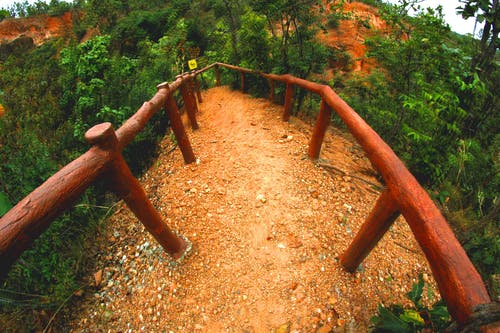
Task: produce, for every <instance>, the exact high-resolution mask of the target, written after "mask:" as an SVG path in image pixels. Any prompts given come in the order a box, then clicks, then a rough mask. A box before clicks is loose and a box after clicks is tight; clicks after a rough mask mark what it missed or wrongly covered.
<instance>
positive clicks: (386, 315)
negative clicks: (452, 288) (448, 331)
mask: <svg viewBox="0 0 500 333" xmlns="http://www.w3.org/2000/svg"><path fill="white" fill-rule="evenodd" d="M424 286H425V282H424V279H423V277H422V275H420V276H419V278H418V283H415V284H414V285H413V287H412V290H411V291H410V292H409V293H407V294H406V296H407V297H408V299H410V300H411V301H412V303H413V306H412V307H411V308H403V307H402V306H401V305H399V304H395V305H392V306H390V307H389V308H386V307H384V306H383V305H379V308H378V311H379V313H378V314H377V315H375V316H373V317H372V318H371V322H372V327H371V328H372V332H374V333H383V332H385V333H387V332H394V333H404V332H408V333H416V332H421V331H423V330H430V331H431V332H441V331H442V330H444V329H445V328H446V327H448V326H449V325H450V315H449V313H448V309H447V308H446V305H445V304H444V302H443V301H438V302H436V303H434V304H433V305H432V306H431V307H430V308H429V307H427V306H425V305H423V304H422V293H423V291H424ZM427 291H428V294H429V295H428V296H429V298H432V297H433V295H432V290H431V289H430V288H429V287H427Z"/></svg>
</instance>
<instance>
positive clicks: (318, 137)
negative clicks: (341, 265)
mask: <svg viewBox="0 0 500 333" xmlns="http://www.w3.org/2000/svg"><path fill="white" fill-rule="evenodd" d="M331 117H332V109H331V108H330V107H329V106H328V104H326V103H325V101H323V100H322V101H321V107H320V110H319V114H318V118H317V119H316V124H315V125H314V129H313V133H312V136H311V141H310V142H309V151H308V155H309V158H310V159H312V160H316V159H318V158H319V153H320V151H321V145H322V144H323V139H324V137H325V133H326V129H327V128H328V125H329V124H330V119H331Z"/></svg>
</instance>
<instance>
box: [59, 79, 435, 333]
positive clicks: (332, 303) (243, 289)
mask: <svg viewBox="0 0 500 333" xmlns="http://www.w3.org/2000/svg"><path fill="white" fill-rule="evenodd" d="M281 110H282V107H281V106H279V105H275V104H271V103H270V102H269V101H266V100H263V99H253V98H251V97H250V96H248V95H243V94H241V93H239V92H233V91H230V90H229V89H228V88H227V87H219V88H213V89H210V90H208V91H206V92H204V93H203V103H202V104H200V113H199V114H198V119H199V125H200V129H199V130H197V131H194V132H191V131H190V130H189V131H188V132H189V137H190V140H191V143H192V145H193V149H194V151H195V154H196V156H197V158H198V160H197V162H196V163H193V164H191V165H185V164H184V163H183V159H182V156H181V153H180V151H179V150H178V149H175V150H172V149H171V148H172V147H173V143H172V141H171V140H170V138H169V137H168V136H167V137H166V138H165V140H164V141H163V142H162V153H161V154H160V156H159V158H158V160H157V161H156V163H155V164H154V166H153V167H151V169H150V170H149V171H148V172H147V173H146V174H145V175H144V176H143V177H142V179H141V183H142V184H143V186H144V188H145V190H146V192H147V193H148V195H149V196H150V199H151V201H152V202H153V204H154V205H155V207H156V208H157V209H158V210H159V212H160V213H161V215H162V216H163V218H164V221H165V222H166V223H167V224H168V225H169V226H170V227H171V228H172V229H174V230H176V231H178V232H179V233H180V234H182V235H184V236H186V237H187V238H188V239H189V240H190V241H191V242H192V249H191V251H190V253H189V254H188V256H187V257H186V258H185V259H184V260H183V261H182V262H173V261H171V260H170V259H169V257H168V256H167V255H166V254H165V253H164V252H163V251H162V249H161V248H160V247H159V245H158V244H157V243H156V242H155V241H154V239H153V238H152V237H151V236H150V235H149V234H148V233H147V232H146V231H145V229H144V228H143V227H142V225H141V224H140V223H139V222H138V221H137V219H136V218H135V217H134V216H133V214H132V213H131V212H130V211H129V210H128V208H127V207H126V206H125V205H124V204H122V203H120V204H119V206H120V208H119V209H118V210H117V212H116V213H115V214H114V215H113V216H112V217H111V218H110V219H109V221H107V224H106V231H105V232H104V233H103V235H102V236H101V237H98V238H97V239H96V244H97V246H98V247H99V249H100V250H99V254H98V256H97V258H96V267H95V269H94V272H93V273H94V274H91V275H89V276H88V282H89V285H91V287H89V288H86V289H84V290H82V292H81V293H79V295H78V296H79V300H78V301H77V302H76V303H75V304H76V306H75V307H74V308H73V309H72V311H71V312H72V316H64V317H62V316H61V317H60V318H59V321H62V322H63V325H65V326H66V327H67V330H68V331H71V332H96V331H102V332H137V331H145V332H193V331H195V332H196V331H199V332H223V331H225V332H273V331H274V332H330V331H334V332H358V331H359V332H364V331H366V330H367V327H368V325H369V318H370V317H371V316H372V315H373V314H374V313H375V312H376V308H377V306H378V304H379V303H383V304H387V305H388V304H392V303H394V302H400V303H403V304H406V303H407V302H408V301H407V300H406V298H405V296H404V295H405V293H406V292H407V291H409V290H410V289H411V285H412V284H413V283H414V282H415V281H416V280H417V278H418V275H419V274H420V273H423V274H424V278H425V279H427V280H428V281H429V283H430V284H431V285H432V286H433V285H434V282H433V281H432V276H431V274H430V270H429V267H428V265H427V262H426V260H425V258H424V256H423V254H422V253H421V251H420V249H419V248H418V245H417V244H416V242H415V240H414V238H413V236H412V234H411V232H410V230H409V228H408V226H407V225H406V223H405V221H404V220H403V219H401V218H400V219H398V220H397V221H396V223H395V225H394V226H393V227H392V228H391V229H390V231H389V232H388V234H387V235H386V236H385V237H384V238H383V239H382V241H381V242H380V244H379V246H378V247H377V248H376V249H375V250H374V251H373V252H372V253H371V255H370V256H369V257H368V258H367V259H366V260H365V262H364V263H363V265H362V266H361V267H360V269H359V270H358V272H357V273H355V274H349V273H346V272H345V271H344V270H343V269H342V267H341V265H340V264H339V262H338V256H339V255H340V254H341V253H342V252H343V251H344V250H345V249H346V248H347V246H348V244H349V242H350V241H351V240H352V239H353V237H354V235H355V233H356V231H357V230H358V229H359V228H360V226H361V224H362V223H363V221H364V219H365V218H366V217H367V215H368V213H369V211H370V209H371V208H372V207H373V205H374V202H375V200H376V199H377V196H378V195H379V187H381V185H380V184H378V182H377V179H376V174H375V173H374V171H373V170H372V169H371V166H370V163H369V161H368V160H367V158H366V157H365V156H364V155H363V152H362V150H361V149H360V148H359V146H357V145H356V144H355V143H354V141H353V140H352V139H351V138H350V137H349V136H348V135H346V134H344V133H341V132H340V131H339V130H335V129H331V130H330V133H328V135H327V138H326V141H325V144H324V148H323V151H322V156H321V158H322V160H321V162H322V163H323V164H331V165H333V166H335V169H331V168H322V167H320V166H318V165H317V164H315V163H313V162H311V161H310V160H309V159H307V158H306V153H307V144H308V140H309V138H310V132H311V128H310V126H309V125H308V124H306V123H304V122H302V121H300V120H298V119H296V118H292V120H291V121H290V122H289V123H283V122H282V121H281V120H280V119H281V117H280V115H281ZM331 171H333V172H334V173H332V172H331ZM360 178H362V179H363V180H360ZM433 288H434V287H433Z"/></svg>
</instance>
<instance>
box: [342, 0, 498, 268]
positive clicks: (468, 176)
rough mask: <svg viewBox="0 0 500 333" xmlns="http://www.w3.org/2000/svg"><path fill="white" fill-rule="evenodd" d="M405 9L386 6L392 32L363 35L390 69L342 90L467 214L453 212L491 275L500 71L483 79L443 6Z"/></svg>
mask: <svg viewBox="0 0 500 333" xmlns="http://www.w3.org/2000/svg"><path fill="white" fill-rule="evenodd" d="M408 4H409V3H407V5H408ZM407 7H408V6H405V5H402V6H398V7H390V6H385V7H384V9H383V10H384V13H385V14H384V15H385V19H386V20H387V22H388V23H389V24H391V26H392V33H391V35H390V36H383V35H379V36H374V37H373V38H370V39H368V40H367V41H366V45H367V46H368V47H369V55H370V56H373V57H375V58H376V59H377V61H378V62H379V63H380V64H381V65H383V67H384V68H385V71H384V72H380V71H374V72H372V73H371V74H370V75H368V76H365V77H356V76H354V77H352V78H350V79H349V80H345V81H344V82H341V83H342V85H343V89H342V92H343V95H344V96H346V99H347V100H348V101H349V103H350V104H351V105H352V106H353V107H354V108H355V109H356V110H357V111H358V112H359V113H360V114H361V115H362V116H363V117H364V118H365V119H366V120H367V121H368V123H370V124H371V125H372V126H373V128H374V129H375V130H376V131H377V132H378V133H379V134H381V136H382V137H383V138H384V140H385V141H387V142H388V143H389V145H390V146H391V147H392V148H393V149H394V150H395V151H396V153H397V154H398V155H399V156H400V157H402V159H403V160H404V161H405V162H406V164H407V166H408V167H409V169H410V171H412V173H413V174H414V175H416V176H417V178H418V179H419V180H420V181H421V182H422V183H423V184H424V185H426V186H427V187H429V188H430V189H431V190H432V192H431V193H433V196H434V198H435V199H436V200H437V201H438V202H440V203H441V205H443V206H444V207H445V208H446V209H449V210H450V211H453V212H459V211H462V212H463V213H462V214H455V213H450V214H448V217H449V218H450V220H451V222H452V223H454V227H455V230H456V231H458V236H459V238H460V240H461V241H462V242H463V243H464V244H465V248H466V249H467V251H468V253H469V255H470V256H471V258H472V259H473V260H474V263H475V264H476V266H477V267H479V268H480V270H481V272H483V274H490V273H491V272H493V271H495V268H494V267H493V265H498V263H497V262H496V261H492V258H493V257H492V256H493V255H495V254H496V251H497V250H496V249H497V237H496V236H495V234H494V233H491V232H482V231H483V230H491V229H494V228H495V227H494V225H495V223H497V222H494V221H495V220H497V219H498V218H495V217H494V216H492V215H491V214H494V212H495V211H498V188H499V186H500V185H499V183H500V181H499V174H498V166H499V162H498V151H499V150H498V148H497V147H498V140H499V139H498V123H500V119H499V115H500V114H499V113H498V112H496V113H495V112H494V111H493V109H494V107H493V105H495V101H496V99H497V97H496V96H498V95H499V94H498V91H497V90H498V88H495V87H498V84H496V85H494V84H492V82H493V81H494V80H497V81H496V82H498V78H499V77H500V74H499V73H498V71H494V72H492V74H491V76H489V78H488V79H485V77H484V72H476V71H475V70H471V67H470V66H471V62H474V61H475V60H474V56H473V55H474V53H475V52H476V51H475V48H474V47H472V48H471V47H470V46H469V44H467V43H471V42H470V41H469V42H467V40H466V39H463V38H462V39H457V38H455V37H454V38H451V36H452V35H450V34H448V31H449V29H448V28H447V26H445V25H444V23H443V21H442V15H441V13H440V9H439V8H438V9H437V10H431V9H427V10H425V11H420V12H419V13H418V14H417V15H416V17H415V18H411V17H408V16H404V14H406V11H407V10H408V8H407ZM472 44H473V42H472ZM488 80H489V81H488ZM478 126H479V127H478ZM478 128H480V130H479V129H478ZM472 129H474V130H472ZM472 131H474V134H473V136H472V137H471V133H472ZM495 142H497V143H496V144H495ZM458 216H465V217H466V218H465V219H464V218H457V219H454V217H458ZM466 220H468V221H470V222H465V221H466ZM474 225H477V228H475V227H474ZM497 228H498V226H497ZM479 242H483V246H479ZM485 278H487V277H486V276H485Z"/></svg>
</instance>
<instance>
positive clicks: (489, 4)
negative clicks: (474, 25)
mask: <svg viewBox="0 0 500 333" xmlns="http://www.w3.org/2000/svg"><path fill="white" fill-rule="evenodd" d="M460 2H461V3H463V7H458V8H457V9H458V12H459V13H462V16H463V18H465V19H467V18H470V17H475V18H476V21H477V22H479V23H483V24H484V25H483V29H482V32H481V40H480V42H479V44H478V47H477V49H476V51H475V54H474V55H473V57H472V60H471V63H470V71H469V75H468V77H467V79H466V80H465V82H466V83H467V84H471V83H472V82H473V80H474V78H475V77H478V78H479V79H480V80H481V81H482V82H484V84H485V85H486V86H487V90H488V91H489V93H488V94H487V95H486V96H484V98H483V99H482V100H477V98H474V96H472V95H470V94H462V96H461V97H462V101H463V105H464V108H465V109H467V110H469V116H468V118H467V124H468V125H467V128H466V131H467V134H468V135H469V136H474V135H475V134H476V133H477V132H486V133H488V132H489V133H495V132H498V129H499V127H498V121H497V120H498V119H496V118H498V103H499V97H498V96H499V93H498V90H497V89H498V87H499V84H500V75H499V74H498V61H495V57H496V54H497V51H498V49H499V48H500V40H499V36H498V35H499V33H500V5H499V1H498V0H491V1H487V0H461V1H460ZM494 118H495V119H494ZM495 123H496V125H495ZM486 141H489V142H491V136H487V138H486Z"/></svg>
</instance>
